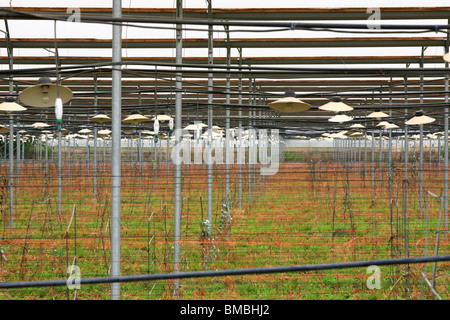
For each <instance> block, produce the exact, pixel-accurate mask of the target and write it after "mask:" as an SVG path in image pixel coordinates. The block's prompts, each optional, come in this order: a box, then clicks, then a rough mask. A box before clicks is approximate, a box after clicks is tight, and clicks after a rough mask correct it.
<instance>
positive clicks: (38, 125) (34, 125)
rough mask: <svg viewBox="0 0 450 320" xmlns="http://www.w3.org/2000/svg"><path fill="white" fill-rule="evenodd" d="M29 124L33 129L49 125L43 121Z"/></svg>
mask: <svg viewBox="0 0 450 320" xmlns="http://www.w3.org/2000/svg"><path fill="white" fill-rule="evenodd" d="M31 126H32V127H33V128H35V129H39V130H40V129H44V128H48V127H50V125H49V124H47V123H45V122H35V123H33V124H32V125H31Z"/></svg>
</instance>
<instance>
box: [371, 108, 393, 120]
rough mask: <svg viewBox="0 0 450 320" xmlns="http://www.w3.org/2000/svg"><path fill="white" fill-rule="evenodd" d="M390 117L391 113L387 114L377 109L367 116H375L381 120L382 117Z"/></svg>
mask: <svg viewBox="0 0 450 320" xmlns="http://www.w3.org/2000/svg"><path fill="white" fill-rule="evenodd" d="M386 117H389V115H387V114H386V113H384V112H382V111H380V110H376V111H374V112H372V113H371V114H369V115H368V116H366V118H375V119H377V120H381V118H386Z"/></svg>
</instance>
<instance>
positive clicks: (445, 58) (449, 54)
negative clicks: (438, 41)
mask: <svg viewBox="0 0 450 320" xmlns="http://www.w3.org/2000/svg"><path fill="white" fill-rule="evenodd" d="M443 58H444V60H445V61H447V62H450V52H447V53H446V54H444V56H443Z"/></svg>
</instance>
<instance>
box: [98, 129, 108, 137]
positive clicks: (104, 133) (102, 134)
mask: <svg viewBox="0 0 450 320" xmlns="http://www.w3.org/2000/svg"><path fill="white" fill-rule="evenodd" d="M110 133H111V130H108V129H103V130H98V132H97V135H98V136H100V137H107V136H109V135H110Z"/></svg>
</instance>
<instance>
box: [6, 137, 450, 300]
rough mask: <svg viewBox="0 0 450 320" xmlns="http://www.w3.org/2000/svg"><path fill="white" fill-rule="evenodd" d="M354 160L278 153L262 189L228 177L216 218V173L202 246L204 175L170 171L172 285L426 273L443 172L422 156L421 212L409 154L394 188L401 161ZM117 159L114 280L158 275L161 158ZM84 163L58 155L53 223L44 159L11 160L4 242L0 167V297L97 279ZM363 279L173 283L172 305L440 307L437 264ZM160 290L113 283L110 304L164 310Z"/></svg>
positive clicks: (69, 153) (442, 221) (103, 155)
mask: <svg viewBox="0 0 450 320" xmlns="http://www.w3.org/2000/svg"><path fill="white" fill-rule="evenodd" d="M133 146H134V147H133ZM357 146H358V145H357V144H356V143H355V144H353V147H346V148H341V147H334V148H328V149H327V148H286V149H285V153H284V154H283V156H282V159H281V162H280V164H279V168H278V172H277V173H276V174H275V175H271V176H263V175H261V174H260V165H259V164H256V165H249V164H248V163H246V164H243V165H241V166H238V165H237V164H233V165H230V191H231V198H230V206H229V207H227V206H226V205H225V203H226V197H225V181H226V176H225V166H224V165H214V170H213V195H212V196H213V232H212V235H211V236H208V234H206V233H205V232H204V220H205V219H206V216H207V167H206V165H205V164H201V165H196V164H191V165H186V164H184V165H183V176H182V177H183V178H182V179H183V186H182V190H183V192H182V217H181V218H182V220H181V242H180V247H181V259H180V272H181V273H185V272H194V273H195V272H200V274H201V272H215V271H216V270H219V271H220V270H241V269H244V270H245V269H247V270H249V269H250V270H251V269H254V268H261V270H264V269H266V268H277V267H282V266H302V265H316V264H317V265H323V264H336V263H351V262H357V261H372V260H376V261H384V260H389V259H408V258H414V257H428V258H429V259H432V258H430V257H433V256H435V257H436V256H443V255H445V254H447V253H448V252H449V240H448V220H447V219H448V217H447V214H446V212H443V210H442V208H441V207H442V194H443V193H442V190H443V185H444V179H443V172H444V171H443V170H444V169H443V158H442V156H440V154H439V152H438V150H437V148H434V149H432V150H428V149H427V150H425V152H424V170H423V179H422V180H423V181H422V182H423V197H422V199H421V198H420V195H419V177H420V170H419V163H418V150H414V148H412V147H411V148H410V155H409V166H408V171H407V178H405V167H404V162H403V161H404V154H403V151H404V150H403V149H395V150H394V152H393V162H392V166H391V167H390V166H389V162H388V161H387V160H388V152H387V151H388V150H387V147H383V149H382V150H381V152H380V151H379V149H378V148H377V149H375V150H373V149H371V148H370V147H367V148H357ZM376 146H377V147H378V145H376ZM122 149H123V151H122V177H121V178H122V196H121V201H122V207H121V274H122V275H123V276H124V277H127V276H132V275H146V274H147V275H149V276H152V275H153V276H156V275H158V274H162V275H167V274H170V273H171V272H172V271H173V211H174V204H173V199H174V197H173V191H174V187H173V184H174V181H173V174H174V168H173V164H172V163H171V159H170V150H169V153H168V152H167V150H166V149H165V147H164V146H162V147H161V146H158V147H156V148H144V149H143V150H142V149H141V151H140V152H141V157H139V152H138V150H139V149H138V148H137V147H136V144H134V145H132V144H130V145H129V147H124V148H122ZM372 151H374V152H373V155H372ZM93 153H94V151H93V148H92V145H91V147H90V148H89V149H86V148H85V147H81V146H77V147H75V146H74V145H71V147H70V148H69V147H67V146H64V148H63V170H62V174H63V175H62V212H61V215H59V213H58V210H57V201H58V197H57V181H58V180H57V168H56V165H57V147H54V148H52V147H49V149H48V154H47V158H48V162H47V163H46V162H45V149H42V148H41V146H40V148H39V150H35V152H34V153H32V156H30V157H28V158H25V159H23V160H19V161H17V160H16V161H15V162H14V166H15V175H14V197H15V199H14V200H15V203H14V215H13V221H14V229H13V232H11V231H10V230H9V227H8V225H9V224H8V222H9V218H10V217H9V213H10V211H9V184H8V183H9V180H8V172H9V171H8V170H9V169H8V166H9V162H8V160H7V159H4V160H2V163H1V166H2V173H3V174H2V176H1V182H2V183H1V185H0V210H1V225H0V226H1V233H2V235H1V243H0V250H1V251H0V252H1V257H0V281H1V282H2V283H4V284H6V283H8V282H23V281H45V280H55V279H59V280H60V281H65V280H67V278H68V276H69V275H68V273H67V269H68V268H69V267H71V266H72V265H76V266H77V267H79V270H80V272H81V278H82V279H83V280H84V279H89V278H98V277H101V278H107V277H109V276H110V202H111V198H110V197H111V184H110V181H111V176H110V162H109V159H110V156H111V150H110V147H109V146H108V145H105V146H103V145H102V144H100V145H99V147H98V149H97V156H96V159H97V163H94V154H93ZM168 154H169V157H167V156H168ZM5 155H6V153H5ZM139 159H141V160H142V161H139ZM46 172H47V175H46ZM239 177H240V178H239ZM94 181H95V183H94ZM240 190H241V191H240ZM428 191H429V192H430V193H429V192H428ZM431 194H432V195H434V196H432V195H431ZM240 203H241V209H240V208H239V207H240V206H239V204H240ZM429 261H431V260H429ZM366 269H367V268H365V269H361V268H356V269H355V268H342V269H317V270H298V272H293V273H289V272H286V273H270V274H265V273H256V274H239V275H232V274H226V275H224V276H221V277H215V276H213V275H212V276H211V277H208V278H203V277H199V278H191V277H189V278H186V279H182V280H181V281H180V285H181V286H180V298H182V299H183V298H186V299H218V298H220V299H437V296H436V294H438V296H439V298H441V299H448V298H449V297H450V294H449V292H448V291H449V288H450V279H449V278H450V277H449V273H450V272H449V262H448V261H441V262H439V263H438V264H436V267H435V264H434V263H425V262H421V263H412V264H409V263H406V264H398V265H394V264H392V265H391V264H389V265H388V264H386V265H380V277H381V287H380V288H379V289H369V288H368V286H367V280H368V278H369V277H370V276H371V275H370V274H369V273H367V270H366ZM266 271H267V270H266ZM216 275H217V274H216ZM424 276H425V277H424ZM172 281H173V279H171V278H170V277H169V278H164V279H153V280H152V279H151V278H149V279H148V280H144V279H142V280H139V281H137V282H129V283H123V284H122V285H121V298H122V299H173V283H172ZM428 282H430V284H432V288H430V286H429V285H428ZM435 293H436V294H435ZM74 294H75V293H74V291H73V290H69V289H68V288H64V287H39V288H20V289H19V288H18V289H13V290H0V299H73V298H74ZM76 298H77V299H109V285H108V284H105V283H102V284H96V285H94V284H88V283H86V284H83V285H82V286H81V289H80V290H77V291H76Z"/></svg>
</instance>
